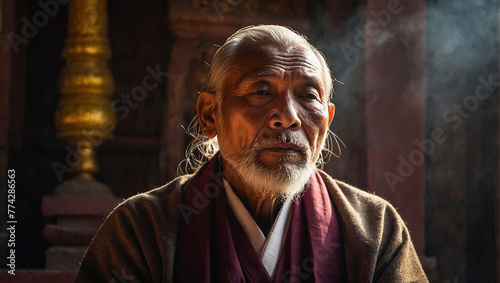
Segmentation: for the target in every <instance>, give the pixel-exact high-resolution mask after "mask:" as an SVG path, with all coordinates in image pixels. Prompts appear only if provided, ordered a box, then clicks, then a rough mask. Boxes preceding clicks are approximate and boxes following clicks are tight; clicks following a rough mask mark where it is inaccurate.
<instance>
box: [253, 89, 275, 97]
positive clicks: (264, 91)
mask: <svg viewBox="0 0 500 283" xmlns="http://www.w3.org/2000/svg"><path fill="white" fill-rule="evenodd" d="M255 94H257V95H262V96H265V95H270V94H271V93H270V92H269V91H267V90H258V91H256V92H255Z"/></svg>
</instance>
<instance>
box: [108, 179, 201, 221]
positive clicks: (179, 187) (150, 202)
mask: <svg viewBox="0 0 500 283" xmlns="http://www.w3.org/2000/svg"><path fill="white" fill-rule="evenodd" d="M192 176H193V175H182V176H179V177H177V178H175V179H174V180H172V181H170V182H169V183H167V184H165V185H163V186H161V187H158V188H155V189H152V190H149V191H147V192H143V193H139V194H137V195H134V196H131V197H129V198H127V199H126V200H124V201H123V202H122V203H120V204H119V205H118V206H117V207H116V208H115V210H125V211H134V212H137V213H140V212H152V211H151V209H152V210H154V211H158V210H172V209H177V206H178V205H179V204H180V203H181V202H182V198H183V189H184V188H185V185H186V184H187V183H188V182H189V181H190V180H191V178H192Z"/></svg>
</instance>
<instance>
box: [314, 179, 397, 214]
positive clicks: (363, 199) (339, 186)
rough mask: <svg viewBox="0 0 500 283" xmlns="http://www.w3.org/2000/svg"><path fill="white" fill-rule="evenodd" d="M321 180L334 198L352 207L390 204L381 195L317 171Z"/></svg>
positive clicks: (380, 206)
mask: <svg viewBox="0 0 500 283" xmlns="http://www.w3.org/2000/svg"><path fill="white" fill-rule="evenodd" d="M319 172H320V175H321V177H322V178H323V181H324V182H325V184H326V186H327V188H328V189H329V191H330V194H332V197H334V198H337V199H338V198H340V200H342V201H343V202H348V203H349V204H350V205H351V206H353V208H355V207H359V206H364V207H366V206H367V205H368V206H373V207H379V208H383V207H387V206H389V207H391V208H392V205H391V204H390V203H389V202H388V201H387V200H385V199H383V198H382V197H379V196H377V195H375V194H373V193H369V192H366V191H364V190H362V189H360V188H357V187H355V186H353V185H350V184H347V183H345V182H343V181H340V180H337V179H334V178H333V177H331V176H330V175H328V173H326V172H324V171H319Z"/></svg>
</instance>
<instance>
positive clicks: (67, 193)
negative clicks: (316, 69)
mask: <svg viewBox="0 0 500 283" xmlns="http://www.w3.org/2000/svg"><path fill="white" fill-rule="evenodd" d="M258 24H278V25H283V26H288V27H291V28H293V29H295V30H297V31H298V32H300V33H303V34H305V35H306V36H307V37H308V38H309V40H310V41H311V43H312V44H313V45H314V46H316V47H317V48H318V49H319V50H320V51H321V52H322V53H323V54H324V55H325V57H326V59H327V61H328V64H329V66H330V68H331V71H332V74H333V75H334V76H335V77H336V78H337V79H338V81H340V82H341V83H337V84H336V85H335V95H334V97H333V99H332V101H333V103H334V104H335V105H336V113H335V117H334V119H333V122H332V124H331V126H330V129H331V131H332V132H333V133H335V134H336V135H337V136H338V137H339V139H340V140H341V142H337V143H334V144H332V146H331V150H332V151H333V153H334V154H335V155H338V157H336V156H331V158H330V159H329V162H328V163H326V165H325V166H324V170H325V171H326V172H328V173H329V174H330V175H332V176H333V177H334V178H336V179H339V180H342V181H345V182H347V183H349V184H351V185H354V186H357V187H359V188H361V189H363V190H366V191H368V192H372V193H375V194H377V195H379V196H382V197H383V198H385V199H387V200H389V201H390V202H391V203H392V204H393V205H394V206H395V207H396V208H397V210H398V212H399V213H400V215H401V216H402V218H403V219H404V221H405V222H406V224H407V226H408V228H409V230H410V232H411V236H412V240H413V243H414V245H415V248H416V250H417V253H418V255H419V257H420V260H421V262H422V265H423V267H424V269H425V271H426V273H427V276H428V278H429V280H430V281H431V282H500V208H499V203H500V185H499V173H500V168H499V166H500V157H499V149H500V143H499V139H500V135H499V132H500V126H499V125H500V124H499V123H500V116H499V96H500V88H499V87H500V59H499V58H500V57H499V55H500V49H499V48H500V46H499V43H500V33H499V32H500V31H499V29H500V3H499V1H498V0H476V1H451V0H449V1H445V0H427V1H423V0H415V1H411V0H383V1H380V0H349V1H326V0H313V1H305V0H271V1H263V0H213V1H212V0H210V1H209V0H168V1H162V0H147V1H132V0H108V1H105V0H72V1H69V0H41V1H39V0H23V1H15V0H0V204H1V205H0V208H1V210H2V213H0V220H1V221H0V228H1V230H0V243H1V244H0V251H1V252H0V254H1V255H2V256H1V258H0V268H2V269H0V281H1V282H9V281H8V280H9V279H10V277H9V276H11V275H10V274H9V273H8V270H9V267H8V264H9V263H10V262H11V261H10V259H9V258H8V257H9V255H10V254H11V252H10V247H8V246H7V244H8V240H9V237H10V238H12V233H11V230H7V228H8V227H10V226H9V225H11V224H10V223H11V222H9V218H8V217H9V216H8V215H9V213H8V212H6V211H7V210H8V209H11V208H12V209H11V212H10V214H15V217H10V221H12V219H15V221H17V222H16V223H15V236H14V237H15V270H16V277H17V280H21V281H16V282H72V280H73V278H74V277H75V274H76V271H77V269H78V264H79V261H80V259H81V257H82V255H83V253H84V251H85V248H86V247H87V245H88V244H89V243H90V241H91V239H92V237H93V235H94V234H95V232H96V231H97V229H98V228H99V226H100V224H101V223H102V221H103V219H104V218H105V217H106V216H107V215H108V213H109V212H110V211H111V210H112V209H113V207H115V206H116V205H117V204H118V203H119V202H120V201H122V200H123V199H124V198H127V197H130V196H133V195H135V194H137V193H141V192H145V191H148V190H150V189H153V188H155V187H158V186H161V185H163V184H165V183H166V182H168V181H169V180H172V179H173V178H174V177H176V176H178V175H179V174H180V172H183V171H182V170H184V169H185V168H183V166H182V163H181V166H179V163H180V162H181V161H182V160H183V159H184V154H185V151H186V148H187V147H188V145H189V143H190V141H191V137H190V136H189V135H188V134H186V129H188V128H189V126H190V123H191V120H192V119H193V117H194V116H195V115H196V101H197V96H198V92H199V91H200V90H201V89H202V88H203V86H204V85H205V83H206V79H207V75H208V70H209V64H210V61H211V58H212V56H213V54H214V52H215V51H216V50H217V47H218V46H220V45H222V44H223V43H224V41H225V39H226V38H227V37H228V36H229V35H231V34H232V33H234V32H235V31H236V30H238V29H239V28H242V27H245V26H249V25H258ZM9 170H14V171H9ZM11 172H15V176H14V175H12V174H11ZM12 179H14V180H15V191H14V190H10V191H9V188H10V189H12V187H9V186H8V184H10V182H9V180H12ZM8 195H15V201H11V202H9V199H10V198H8ZM9 204H10V205H13V207H11V206H8V205H9ZM12 225H13V224H12ZM4 255H5V256H4ZM5 280H7V281H5Z"/></svg>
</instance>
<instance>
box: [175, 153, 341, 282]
mask: <svg viewBox="0 0 500 283" xmlns="http://www.w3.org/2000/svg"><path fill="white" fill-rule="evenodd" d="M219 168H220V163H219V161H218V155H217V156H215V157H214V158H212V160H211V161H210V162H209V163H208V164H207V165H205V166H204V167H203V168H202V169H201V170H200V171H199V172H198V173H197V174H196V175H195V176H194V178H193V180H192V181H191V183H190V184H189V185H188V188H187V189H186V192H185V200H184V203H183V204H181V205H180V206H179V209H180V210H181V215H182V219H181V225H180V228H179V241H178V246H177V255H176V267H175V272H176V275H175V277H176V278H177V281H178V282H342V273H343V268H344V264H343V261H344V257H343V255H342V248H341V243H342V240H341V235H340V229H339V224H338V220H337V216H336V214H335V209H334V207H333V204H332V201H331V200H330V196H329V195H328V191H327V189H326V186H325V184H324V183H323V180H322V179H321V177H320V175H319V173H318V172H315V173H314V174H313V176H312V179H311V185H310V186H309V188H308V189H306V191H305V192H304V193H303V196H302V197H301V198H300V199H299V200H297V201H295V202H294V203H293V204H292V209H293V211H292V219H291V222H290V226H289V230H288V233H287V237H286V240H285V244H284V247H283V252H282V254H281V257H280V259H279V262H278V266H277V270H276V275H275V278H274V280H271V278H270V277H269V275H268V274H267V271H266V269H265V267H264V265H263V264H262V261H261V260H260V257H259V255H258V254H257V252H256V251H255V249H254V247H253V246H252V243H251V242H250V240H249V239H248V237H247V235H246V234H245V231H244V230H243V228H242V227H241V225H240V224H239V222H238V220H237V219H236V217H235V216H234V214H233V213H232V211H231V209H230V208H229V207H228V205H227V201H226V193H225V190H224V185H223V181H222V172H221V170H220V169H219Z"/></svg>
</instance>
